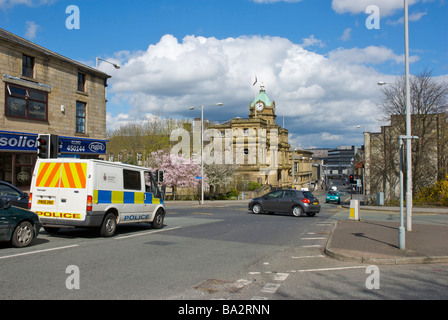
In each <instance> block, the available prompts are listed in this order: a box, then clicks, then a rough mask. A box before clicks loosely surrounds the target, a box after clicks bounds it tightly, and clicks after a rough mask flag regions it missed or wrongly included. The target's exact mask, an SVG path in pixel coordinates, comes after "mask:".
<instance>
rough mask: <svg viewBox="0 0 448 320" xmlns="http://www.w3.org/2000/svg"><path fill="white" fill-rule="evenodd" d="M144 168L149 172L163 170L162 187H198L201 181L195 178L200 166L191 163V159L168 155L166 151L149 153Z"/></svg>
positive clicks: (199, 171)
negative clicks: (149, 170) (148, 169)
mask: <svg viewBox="0 0 448 320" xmlns="http://www.w3.org/2000/svg"><path fill="white" fill-rule="evenodd" d="M146 166H147V167H149V168H150V169H151V170H156V169H158V170H163V171H164V173H163V176H164V178H163V185H165V186H167V187H171V188H173V190H174V191H175V190H176V189H177V188H181V187H185V188H192V187H198V186H199V185H200V183H201V180H197V179H196V177H198V176H200V175H201V166H200V165H199V164H195V163H193V161H192V159H186V158H184V157H182V156H180V155H177V154H170V153H169V151H167V150H158V151H154V152H151V154H150V156H149V158H148V159H147V162H146Z"/></svg>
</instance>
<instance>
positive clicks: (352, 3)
mask: <svg viewBox="0 0 448 320" xmlns="http://www.w3.org/2000/svg"><path fill="white" fill-rule="evenodd" d="M419 1H420V0H409V2H408V3H409V5H413V4H415V3H417V2H419ZM331 5H332V8H333V10H334V11H336V12H337V13H353V14H358V13H365V10H366V8H367V7H368V6H369V5H376V6H378V8H379V9H380V14H381V16H383V17H385V16H389V15H391V14H394V13H395V12H396V11H397V10H401V9H403V0H375V1H372V0H333V1H332V4H331Z"/></svg>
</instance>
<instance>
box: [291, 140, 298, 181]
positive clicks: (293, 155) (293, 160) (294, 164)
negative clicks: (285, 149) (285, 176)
mask: <svg viewBox="0 0 448 320" xmlns="http://www.w3.org/2000/svg"><path fill="white" fill-rule="evenodd" d="M296 151H297V149H296V148H295V149H293V150H292V188H293V189H295V184H296V179H295V176H294V171H295V170H296V163H295V158H296Z"/></svg>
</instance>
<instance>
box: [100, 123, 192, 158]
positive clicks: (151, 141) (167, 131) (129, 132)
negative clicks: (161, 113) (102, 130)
mask: <svg viewBox="0 0 448 320" xmlns="http://www.w3.org/2000/svg"><path fill="white" fill-rule="evenodd" d="M189 127H191V123H190V122H188V121H185V120H176V119H160V118H156V119H153V120H149V121H144V122H140V123H128V124H125V125H122V126H120V127H118V128H116V129H114V130H111V131H109V132H108V133H107V137H108V139H109V142H108V144H107V150H108V153H109V154H112V155H114V160H115V161H122V162H125V163H129V164H138V158H139V156H138V155H141V158H142V159H143V160H144V159H146V158H147V157H148V155H149V154H150V153H151V152H154V151H157V150H164V149H167V148H169V147H171V144H172V142H171V141H170V136H171V132H172V131H173V130H174V129H177V128H189Z"/></svg>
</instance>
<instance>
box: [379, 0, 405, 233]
mask: <svg viewBox="0 0 448 320" xmlns="http://www.w3.org/2000/svg"><path fill="white" fill-rule="evenodd" d="M404 51H405V55H404V64H405V94H406V100H405V101H406V135H405V136H402V138H400V141H401V139H405V140H406V230H407V231H412V153H411V151H412V150H411V142H412V139H414V138H413V137H412V135H411V88H410V82H409V10H408V0H404ZM385 84H387V83H386V82H384V81H380V82H378V85H380V86H381V85H385Z"/></svg>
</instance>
